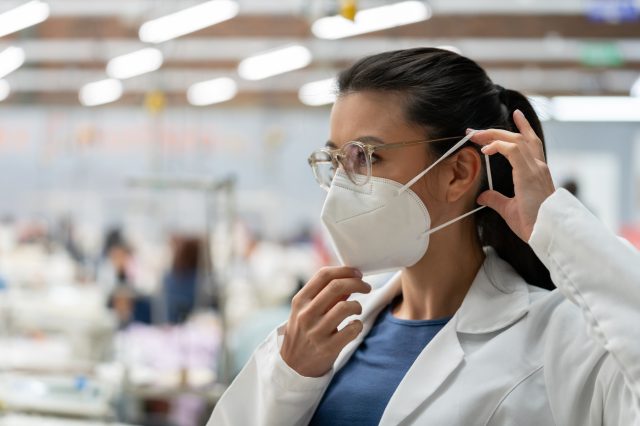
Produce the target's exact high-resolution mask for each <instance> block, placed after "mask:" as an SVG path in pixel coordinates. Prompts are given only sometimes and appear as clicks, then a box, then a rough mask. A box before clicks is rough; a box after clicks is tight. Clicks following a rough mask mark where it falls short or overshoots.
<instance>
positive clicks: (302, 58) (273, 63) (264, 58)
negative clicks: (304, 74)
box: [238, 46, 311, 80]
mask: <svg viewBox="0 0 640 426" xmlns="http://www.w3.org/2000/svg"><path fill="white" fill-rule="evenodd" d="M310 63H311V52H310V51H309V49H307V48H306V47H304V46H289V47H285V48H281V49H276V50H272V51H269V52H265V53H262V54H259V55H255V56H251V57H249V58H247V59H243V60H242V62H240V65H239V66H238V74H240V76H241V77H242V78H245V79H247V80H262V79H264V78H267V77H271V76H274V75H278V74H283V73H285V72H289V71H293V70H297V69H300V68H304V67H306V66H307V65H309V64H310Z"/></svg>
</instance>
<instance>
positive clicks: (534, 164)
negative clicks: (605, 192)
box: [468, 110, 555, 242]
mask: <svg viewBox="0 0 640 426" xmlns="http://www.w3.org/2000/svg"><path fill="white" fill-rule="evenodd" d="M513 120H514V122H515V123H516V126H518V130H519V131H520V133H513V132H509V131H506V130H499V129H488V130H480V131H478V132H477V133H476V134H474V135H473V137H472V138H471V140H472V141H473V142H475V143H477V144H478V145H483V147H482V152H483V153H484V154H487V155H493V154H495V153H497V152H499V153H500V154H502V155H504V156H505V157H506V158H507V160H509V163H511V166H512V167H513V184H514V189H515V195H514V197H513V198H508V197H506V196H504V195H502V194H500V193H499V192H496V191H485V192H483V193H482V194H480V196H479V197H478V204H481V205H486V206H488V207H491V208H492V209H494V210H495V211H497V212H498V214H499V215H500V216H502V218H503V219H504V220H505V221H506V222H507V224H508V225H509V227H510V228H511V230H512V231H513V232H515V233H516V235H517V236H518V237H520V238H522V239H523V240H524V241H525V242H528V241H529V238H530V237H531V233H532V232H533V225H534V224H535V222H536V218H537V217H538V210H540V205H541V204H542V202H543V201H544V200H546V199H547V197H549V196H550V195H551V194H553V192H554V191H555V187H554V185H553V181H552V179H551V174H550V173H549V168H548V167H547V163H546V162H545V158H544V151H543V149H542V141H541V140H540V138H539V137H538V136H537V135H536V133H535V131H534V130H533V129H532V128H531V125H530V124H529V121H527V119H526V118H525V116H524V114H523V113H522V112H521V111H519V110H516V111H515V112H514V113H513ZM470 130H471V129H469V130H468V131H470Z"/></svg>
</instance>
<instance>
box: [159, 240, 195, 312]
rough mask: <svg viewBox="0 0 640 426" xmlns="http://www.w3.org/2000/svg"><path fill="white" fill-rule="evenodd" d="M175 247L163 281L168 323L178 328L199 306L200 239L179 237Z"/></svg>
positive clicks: (174, 242) (174, 244)
mask: <svg viewBox="0 0 640 426" xmlns="http://www.w3.org/2000/svg"><path fill="white" fill-rule="evenodd" d="M172 245H173V260H172V264H171V269H170V270H169V272H168V273H167V275H166V276H165V278H164V283H163V293H164V294H163V296H164V301H165V305H166V311H167V312H166V315H167V320H168V322H169V323H171V324H179V323H182V322H184V321H185V320H186V319H187V317H188V316H189V315H190V314H191V312H192V311H193V309H194V308H195V306H196V297H197V293H198V279H199V277H200V268H199V265H200V256H201V247H202V242H201V241H200V239H198V238H192V237H178V238H175V239H174V241H173V244H172Z"/></svg>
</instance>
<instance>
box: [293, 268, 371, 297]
mask: <svg viewBox="0 0 640 426" xmlns="http://www.w3.org/2000/svg"><path fill="white" fill-rule="evenodd" d="M340 278H362V273H361V272H360V271H358V270H357V269H355V268H351V267H348V266H328V267H325V268H321V269H320V270H319V271H318V272H316V274H315V275H314V276H313V277H312V278H311V279H310V280H309V282H308V283H307V285H305V286H304V287H303V288H302V290H300V291H299V292H298V294H296V296H295V297H294V299H298V300H299V301H309V300H311V299H313V298H314V297H316V295H318V293H320V292H321V291H322V289H323V288H325V287H326V286H327V285H328V284H329V283H330V282H331V281H333V280H336V279H340Z"/></svg>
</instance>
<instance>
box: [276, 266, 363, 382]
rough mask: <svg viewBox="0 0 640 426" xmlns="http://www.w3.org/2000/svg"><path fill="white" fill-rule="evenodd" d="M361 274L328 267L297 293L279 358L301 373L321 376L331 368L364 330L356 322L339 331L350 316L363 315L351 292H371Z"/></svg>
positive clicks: (350, 269) (348, 269)
mask: <svg viewBox="0 0 640 426" xmlns="http://www.w3.org/2000/svg"><path fill="white" fill-rule="evenodd" d="M370 291H371V286H370V285H369V284H367V283H365V282H364V281H362V274H361V273H360V271H358V270H356V269H353V268H349V267H326V268H322V269H321V270H320V271H318V273H316V274H315V275H314V276H313V278H311V280H310V281H309V282H308V283H307V284H306V285H305V286H304V287H303V288H302V290H300V291H299V292H298V294H296V295H295V296H294V298H293V300H292V302H291V315H290V316H289V321H288V322H287V325H286V328H285V336H284V341H283V343H282V348H281V349H280V355H281V356H282V359H283V360H284V362H286V363H287V365H289V367H291V368H293V369H294V370H295V371H296V372H297V373H298V374H300V375H302V376H306V377H320V376H323V375H324V374H325V373H326V372H327V371H329V370H330V369H331V367H332V366H333V363H334V361H335V360H336V358H338V354H339V353H340V351H341V350H342V348H344V347H345V346H346V345H347V344H348V343H349V342H351V341H352V340H353V339H355V338H356V337H357V336H358V334H359V333H360V332H361V331H362V322H361V321H359V320H355V321H352V322H350V323H349V324H348V325H347V326H345V327H344V328H342V329H341V330H340V331H338V325H340V323H342V321H344V319H345V318H347V317H349V316H351V315H359V314H361V313H362V306H361V305H360V303H358V302H356V301H347V299H348V298H349V296H350V295H351V294H352V293H369V292H370Z"/></svg>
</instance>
